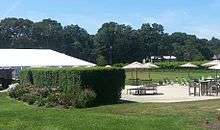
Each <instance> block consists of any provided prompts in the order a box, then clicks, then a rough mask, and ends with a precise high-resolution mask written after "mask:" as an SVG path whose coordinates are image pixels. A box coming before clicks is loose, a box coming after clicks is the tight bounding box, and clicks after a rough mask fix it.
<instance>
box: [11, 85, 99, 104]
mask: <svg viewBox="0 0 220 130" xmlns="http://www.w3.org/2000/svg"><path fill="white" fill-rule="evenodd" d="M9 95H10V96H11V97H12V98H16V99H18V100H20V101H24V102H27V103H28V104H30V105H32V104H35V105H37V106H48V107H53V106H63V107H65V108H68V107H71V106H73V107H76V108H83V107H89V106H92V105H94V100H95V97H96V94H95V92H93V91H92V90H88V89H85V90H81V89H78V90H76V89H75V90H74V91H69V92H67V93H66V92H64V91H60V90H49V89H46V88H43V89H42V88H39V87H36V86H33V85H30V84H25V85H19V86H17V87H16V88H14V89H12V90H10V91H9Z"/></svg>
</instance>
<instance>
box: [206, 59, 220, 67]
mask: <svg viewBox="0 0 220 130" xmlns="http://www.w3.org/2000/svg"><path fill="white" fill-rule="evenodd" d="M218 64H220V60H213V61H210V62H208V63H205V64H203V65H202V66H206V67H210V66H215V65H218Z"/></svg>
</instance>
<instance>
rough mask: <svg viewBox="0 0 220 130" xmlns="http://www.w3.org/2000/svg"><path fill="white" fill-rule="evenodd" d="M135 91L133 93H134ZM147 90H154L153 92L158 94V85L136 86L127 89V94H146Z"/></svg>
mask: <svg viewBox="0 0 220 130" xmlns="http://www.w3.org/2000/svg"><path fill="white" fill-rule="evenodd" d="M132 92H133V93H132ZM147 92H152V94H157V85H155V84H151V85H147V86H146V85H143V87H136V88H130V89H127V94H136V95H146V94H148V93H147Z"/></svg>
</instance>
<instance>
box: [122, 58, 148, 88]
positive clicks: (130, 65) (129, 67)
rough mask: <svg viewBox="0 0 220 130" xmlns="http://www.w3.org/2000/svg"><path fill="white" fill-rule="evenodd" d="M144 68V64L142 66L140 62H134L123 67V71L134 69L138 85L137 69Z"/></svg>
mask: <svg viewBox="0 0 220 130" xmlns="http://www.w3.org/2000/svg"><path fill="white" fill-rule="evenodd" d="M142 68H144V66H143V64H141V63H139V62H133V63H131V64H129V65H126V66H124V67H123V69H134V70H135V80H136V85H137V79H138V72H137V69H142Z"/></svg>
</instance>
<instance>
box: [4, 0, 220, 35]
mask: <svg viewBox="0 0 220 130" xmlns="http://www.w3.org/2000/svg"><path fill="white" fill-rule="evenodd" d="M0 6H1V7H0V14H1V15H0V18H1V19H3V18H6V17H16V18H25V19H30V20H33V21H40V20H42V19H45V18H51V19H54V20H57V21H58V22H60V23H61V24H62V25H69V24H78V25H79V26H81V27H83V28H85V29H86V30H87V31H88V32H89V33H90V34H95V33H96V32H97V30H98V29H99V28H100V27H101V25H102V24H103V23H105V22H110V21H114V22H117V23H120V24H126V25H130V26H132V27H133V28H135V29H137V28H139V27H140V26H141V24H142V23H159V24H162V25H163V26H164V29H165V32H168V33H173V32H186V33H189V34H193V35H197V36H198V37H199V38H208V39H210V38H212V37H217V38H220V13H219V9H220V0H0Z"/></svg>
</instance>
